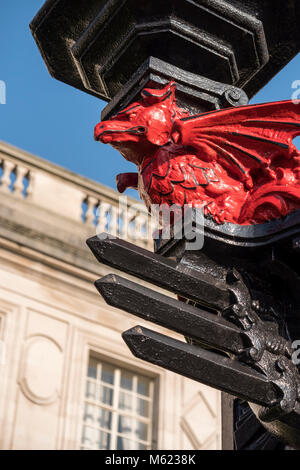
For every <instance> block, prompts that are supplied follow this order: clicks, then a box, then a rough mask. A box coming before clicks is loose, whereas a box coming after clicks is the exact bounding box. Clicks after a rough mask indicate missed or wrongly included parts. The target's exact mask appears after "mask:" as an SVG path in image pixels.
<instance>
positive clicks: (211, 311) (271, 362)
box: [88, 211, 300, 448]
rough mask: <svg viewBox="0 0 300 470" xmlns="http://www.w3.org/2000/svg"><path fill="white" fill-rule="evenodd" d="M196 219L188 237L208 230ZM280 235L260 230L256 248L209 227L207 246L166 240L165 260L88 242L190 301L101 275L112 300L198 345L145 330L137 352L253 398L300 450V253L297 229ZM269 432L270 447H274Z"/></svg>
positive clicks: (131, 337) (128, 247) (135, 342)
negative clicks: (296, 360)
mask: <svg viewBox="0 0 300 470" xmlns="http://www.w3.org/2000/svg"><path fill="white" fill-rule="evenodd" d="M191 217H192V223H191V224H188V225H189V226H190V233H185V236H186V238H187V240H189V243H191V240H192V239H193V236H195V235H197V231H198V230H200V227H199V225H197V223H196V222H197V221H198V220H199V217H197V216H196V215H195V212H194V211H192V212H191ZM193 221H194V222H193ZM207 222H209V226H210V228H212V221H207V220H206V221H205V224H206V225H207ZM274 233H275V231H274V230H271V231H270V233H269V235H268V234H267V233H266V234H265V237H264V239H265V242H266V240H267V243H265V244H264V245H262V246H254V247H253V243H252V241H251V237H250V241H249V244H248V246H247V243H246V241H245V240H244V241H243V244H242V245H239V244H236V243H233V242H232V236H229V237H228V236H227V235H226V230H225V231H224V233H223V234H222V237H221V239H220V240H219V241H218V242H216V239H215V238H213V237H211V231H210V230H208V232H207V233H206V234H205V243H204V246H203V248H202V249H201V250H198V251H189V250H188V251H187V250H186V247H187V241H186V240H185V239H184V238H183V239H181V240H179V239H173V240H172V239H170V240H169V241H168V242H163V241H162V242H161V243H160V244H158V251H160V252H161V253H163V255H164V257H162V256H161V254H153V253H151V252H149V251H147V250H144V249H142V248H138V247H136V246H134V245H132V244H130V243H128V242H125V241H122V240H119V239H111V238H109V236H108V235H106V238H105V235H104V234H102V235H101V236H100V238H98V237H93V238H92V239H90V240H88V245H89V247H90V248H91V250H92V251H93V253H94V254H95V256H96V257H97V259H98V260H99V261H100V262H104V263H105V264H107V265H109V266H111V267H113V268H117V269H119V270H121V271H124V272H126V273H129V274H131V275H134V276H136V277H138V278H140V279H143V280H145V281H148V282H151V283H152V284H154V285H158V286H159V287H163V288H166V289H167V290H169V291H171V292H175V293H177V294H179V295H181V296H182V297H184V298H185V299H186V300H185V302H186V303H184V302H182V301H181V302H180V301H178V300H176V299H174V298H170V297H167V296H165V295H163V294H161V293H158V292H155V291H153V290H152V289H149V288H146V287H143V286H140V285H138V284H136V283H134V282H132V281H129V280H126V279H123V278H122V277H120V276H117V275H109V276H106V277H104V278H102V279H100V280H99V281H97V282H96V287H97V289H98V290H99V292H100V293H101V294H102V296H103V297H104V299H105V300H106V302H107V303H108V304H110V305H113V306H115V307H120V308H122V309H124V310H126V311H127V312H129V313H132V314H134V315H136V316H138V317H140V318H143V319H144V320H147V321H151V322H152V323H156V324H158V325H161V326H164V327H165V328H168V329H170V330H173V331H176V332H178V333H181V334H182V335H183V336H185V337H186V338H187V339H188V342H189V343H190V344H185V343H183V342H180V341H177V340H174V339H172V338H170V337H168V336H165V335H160V334H158V333H156V332H153V331H151V330H147V329H143V328H142V329H141V327H136V328H135V329H133V330H130V331H129V332H125V333H124V339H125V341H126V343H127V344H128V346H129V347H130V349H131V351H132V352H133V353H134V354H135V355H136V356H137V357H139V358H142V359H144V360H147V361H149V362H152V363H154V364H157V365H160V366H161V367H165V368H167V369H169V370H172V371H174V372H177V373H180V374H181V375H184V376H186V377H189V378H193V379H194V380H198V381H200V382H203V383H205V384H207V385H210V386H213V387H215V388H217V389H219V390H222V391H224V392H227V393H230V394H231V395H234V396H236V397H238V398H240V399H243V400H247V401H248V402H249V403H250V406H251V408H252V410H253V411H254V413H255V414H256V416H257V417H258V418H259V420H260V422H261V423H262V424H263V426H264V427H265V428H267V429H268V430H270V431H271V432H272V433H273V434H274V435H276V436H279V437H280V439H283V440H285V441H287V442H288V443H289V445H290V446H292V447H295V448H300V377H299V372H298V369H297V366H296V365H295V364H293V362H292V359H291V354H292V348H291V340H292V339H297V331H296V330H297V328H296V327H295V324H296V323H298V331H299V321H298V322H297V315H298V314H299V311H300V310H299V299H298V295H297V293H296V291H295V287H297V289H299V282H300V281H299V278H298V274H299V265H300V263H299V259H298V258H299V256H300V254H299V253H298V251H297V248H296V251H295V246H297V245H295V243H294V238H295V237H294V233H293V231H292V232H289V231H286V233H285V234H283V235H282V237H281V238H280V237H279V238H278V239H276V237H275V238H274ZM268 237H270V239H268ZM235 241H236V240H235ZM165 256H169V257H172V260H171V259H166V258H165ZM293 263H294V265H293V266H292V264H293ZM296 266H297V268H296V270H295V267H296ZM237 267H238V270H237V269H236V268H237ZM283 274H284V275H285V278H284V283H283V282H282V281H283ZM215 296H216V297H215ZM182 300H183V299H182ZM191 303H192V304H191ZM295 335H296V337H295ZM243 429H244V428H243ZM236 432H242V431H241V429H240V431H238V430H236ZM261 435H262V438H261V439H259V441H258V442H259V443H260V444H261V446H262V447H263V445H267V444H266V441H267V442H268V443H269V444H268V445H270V446H271V443H273V444H274V442H275V441H274V440H273V439H271V438H270V439H269V440H268V439H267V437H266V436H267V434H264V433H261ZM238 440H239V438H238V436H237V435H236V441H238ZM241 440H242V437H240V441H241ZM273 444H272V445H273ZM253 445H254V444H253ZM257 445H259V444H257Z"/></svg>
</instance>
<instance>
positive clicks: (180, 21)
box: [31, 0, 300, 115]
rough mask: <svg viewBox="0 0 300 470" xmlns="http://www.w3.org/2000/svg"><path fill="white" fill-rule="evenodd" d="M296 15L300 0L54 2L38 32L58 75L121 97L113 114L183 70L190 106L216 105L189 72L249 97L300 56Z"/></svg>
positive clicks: (183, 93) (39, 19)
mask: <svg viewBox="0 0 300 470" xmlns="http://www.w3.org/2000/svg"><path fill="white" fill-rule="evenodd" d="M299 18H300V5H299V2H298V1H297V0H286V1H285V2H283V1H281V0H193V1H192V0H164V1H163V2H158V1H153V0H145V1H143V2H141V1H140V0H89V2H86V0H72V2H70V1H67V0H47V1H46V2H45V4H44V6H43V7H42V9H41V10H40V11H39V13H38V14H37V15H36V17H35V18H34V20H33V21H32V23H31V30H32V33H33V35H34V38H35V40H36V42H37V44H38V46H39V48H40V51H41V54H42V56H43V58H44V60H45V62H46V65H47V67H48V70H49V72H50V73H51V75H52V76H54V77H55V78H57V79H59V80H62V81H64V82H66V83H68V84H70V85H72V86H74V87H76V88H79V89H81V90H84V91H86V92H87V93H91V94H93V95H95V96H97V97H99V98H101V99H104V100H106V101H110V100H111V99H113V98H115V99H114V108H113V109H114V112H116V111H118V109H119V108H120V106H122V105H123V104H124V102H126V100H128V99H129V98H128V96H127V97H126V93H127V92H128V90H129V91H130V96H131V98H133V95H134V94H135V93H137V92H138V91H139V87H140V88H142V87H143V85H144V83H145V81H147V80H148V81H149V80H150V81H151V82H153V83H154V85H155V84H156V86H159V85H160V83H161V81H162V80H165V79H168V80H169V79H171V78H173V77H174V78H176V79H178V75H180V76H181V79H180V80H179V83H180V93H179V94H178V102H179V104H183V105H185V106H186V107H188V108H189V109H190V110H191V111H192V112H193V110H194V109H195V108H197V109H198V110H201V107H202V106H203V104H204V103H205V102H206V101H207V102H206V104H207V108H210V107H211V106H212V105H213V106H215V104H212V101H213V100H212V98H208V99H207V98H205V97H204V94H205V90H206V89H207V94H211V91H212V89H213V88H214V86H212V84H211V82H209V81H208V82H207V83H206V84H205V83H204V82H201V80H202V79H201V78H199V81H198V80H195V84H193V83H192V82H193V80H192V81H191V80H190V77H189V76H188V75H187V76H185V74H195V75H198V77H204V79H208V80H213V81H217V82H220V90H223V91H224V84H226V85H227V86H228V87H227V89H228V90H229V91H228V92H227V91H225V93H224V95H223V98H224V99H225V102H227V98H226V93H229V95H230V94H231V92H230V87H231V86H235V87H239V88H242V89H244V91H245V92H246V94H248V95H249V96H250V97H252V96H253V95H254V94H255V93H256V92H257V91H258V90H259V89H261V88H262V87H263V86H264V85H265V84H266V83H267V82H268V81H269V80H270V79H271V78H272V77H273V76H274V75H276V73H278V72H279V70H280V69H281V68H282V67H283V66H284V65H285V64H287V63H288V62H289V61H290V60H291V59H292V58H293V57H294V56H295V55H296V54H297V52H298V50H299V38H300V36H299ZM157 60H158V61H160V62H157ZM151 61H152V63H151ZM153 64H154V65H153ZM153 67H154V69H153ZM179 69H181V71H180V70H179ZM137 71H138V73H137ZM166 72H167V73H166ZM136 73H137V75H135V74H136ZM134 75H135V78H134V79H133V76H134ZM166 75H167V77H166ZM126 90H127V91H126ZM118 93H121V94H120V95H118ZM128 93H129V92H128ZM199 93H200V95H202V99H203V100H204V102H202V103H201V96H200V102H199ZM116 95H118V98H116ZM212 95H215V92H213V93H212ZM234 95H235V93H233V95H232V97H230V96H229V103H230V102H231V101H232V98H233V105H234V104H235V102H238V101H239V99H236V97H234ZM240 97H241V98H242V95H240ZM215 98H216V95H215ZM217 98H218V93H217ZM223 98H222V99H223ZM218 99H219V98H218ZM218 99H217V101H218ZM181 100H182V101H181ZM237 104H238V103H237ZM240 104H241V103H240ZM111 111H112V109H111V106H110V109H109V112H111ZM105 114H106V115H107V114H108V111H106V112H105Z"/></svg>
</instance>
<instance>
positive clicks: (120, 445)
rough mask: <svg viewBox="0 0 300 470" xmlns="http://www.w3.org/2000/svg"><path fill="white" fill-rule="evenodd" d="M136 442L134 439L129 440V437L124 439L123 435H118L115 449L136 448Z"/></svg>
mask: <svg viewBox="0 0 300 470" xmlns="http://www.w3.org/2000/svg"><path fill="white" fill-rule="evenodd" d="M136 449H137V443H136V442H134V441H130V440H129V439H125V438H124V437H121V436H118V440H117V450H136Z"/></svg>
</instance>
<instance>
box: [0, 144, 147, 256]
mask: <svg viewBox="0 0 300 470" xmlns="http://www.w3.org/2000/svg"><path fill="white" fill-rule="evenodd" d="M0 168H1V171H0V191H1V192H2V193H6V194H7V195H11V196H12V197H15V198H18V199H23V200H24V202H26V203H28V204H32V205H34V206H35V207H39V208H41V209H45V210H47V211H49V212H51V213H55V214H56V215H57V216H61V217H64V218H65V220H69V221H73V222H74V221H76V222H77V223H78V224H79V225H82V226H83V227H89V228H90V233H91V234H92V232H93V231H94V233H101V232H108V233H110V234H112V235H115V236H118V237H120V238H124V239H127V240H129V241H133V242H134V243H137V244H139V245H141V246H145V247H148V248H149V249H152V245H153V242H152V239H151V236H148V235H149V234H150V233H151V229H150V223H149V215H148V213H147V211H146V209H145V208H144V206H143V204H141V203H139V202H138V201H137V200H135V199H133V198H129V197H124V196H119V194H118V193H117V192H116V191H114V190H112V189H111V188H108V187H106V186H104V185H102V184H99V183H97V182H95V181H92V180H89V179H88V178H85V177H82V176H80V175H78V174H75V173H72V172H70V171H68V170H65V169H64V168H62V167H59V166H57V165H54V164H52V163H50V162H48V161H46V160H44V159H41V158H38V157H36V156H34V155H31V154H29V153H26V152H24V151H22V150H19V149H17V148H15V147H12V146H11V145H8V144H6V143H3V142H0Z"/></svg>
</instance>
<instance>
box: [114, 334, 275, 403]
mask: <svg viewBox="0 0 300 470" xmlns="http://www.w3.org/2000/svg"><path fill="white" fill-rule="evenodd" d="M122 336H123V339H124V341H125V343H126V344H127V346H128V347H129V349H130V350H131V352H132V353H133V354H134V356H136V357H137V358H139V359H143V360H144V361H148V362H151V363H152V364H156V365H158V366H160V367H164V368H165V369H168V370H170V371H172V372H176V373H178V374H181V375H183V376H185V377H188V378H190V379H193V380H196V381H198V382H201V383H203V384H205V385H208V386H210V387H214V388H216V389H218V390H221V391H223V392H227V393H230V394H231V395H234V396H236V397H238V398H241V399H242V400H246V401H250V402H253V403H256V404H257V405H261V406H272V405H274V404H275V403H276V402H277V400H278V398H279V397H278V396H277V394H276V391H275V388H274V387H273V385H272V384H271V383H270V382H269V381H268V380H267V379H266V378H265V377H264V376H263V375H262V374H260V373H259V372H256V371H255V370H253V369H252V368H250V367H248V366H247V365H244V364H241V363H240V362H238V361H234V360H232V359H229V358H227V357H224V356H221V355H219V354H216V353H214V352H212V351H207V350H205V349H202V348H199V347H197V346H193V345H190V344H186V343H183V342H181V341H178V340H176V339H173V338H169V337H168V336H165V335H162V334H160V333H156V332H154V331H152V330H148V329H147V328H143V327H141V326H136V327H134V328H131V329H130V330H127V331H125V332H124V333H123V335H122Z"/></svg>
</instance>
